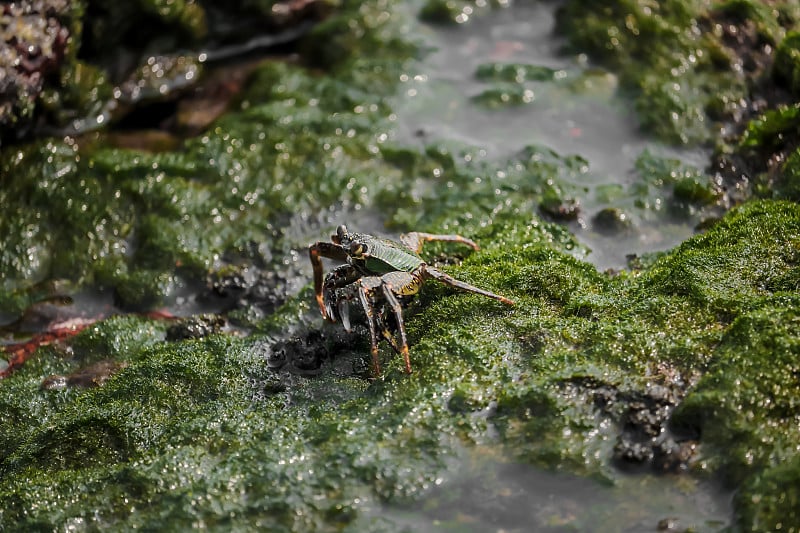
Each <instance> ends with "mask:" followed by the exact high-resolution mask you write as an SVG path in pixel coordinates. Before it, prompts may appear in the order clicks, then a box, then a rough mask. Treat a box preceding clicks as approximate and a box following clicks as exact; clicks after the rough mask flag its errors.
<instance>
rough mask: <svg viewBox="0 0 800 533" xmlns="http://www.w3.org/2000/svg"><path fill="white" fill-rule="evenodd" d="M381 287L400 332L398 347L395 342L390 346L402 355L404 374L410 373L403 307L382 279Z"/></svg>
mask: <svg viewBox="0 0 800 533" xmlns="http://www.w3.org/2000/svg"><path fill="white" fill-rule="evenodd" d="M381 288H382V289H383V296H384V297H385V298H386V302H387V303H388V304H389V307H391V308H392V312H393V313H394V318H395V320H396V321H397V331H398V332H399V334H400V349H399V350H398V349H397V344H396V343H394V342H392V343H391V344H392V348H394V349H395V351H397V352H399V353H400V355H402V356H403V361H404V362H405V364H406V374H410V373H411V359H410V358H409V355H408V339H407V338H406V326H405V324H404V323H403V308H402V306H401V305H400V302H399V301H398V300H397V298H396V297H395V295H394V288H392V286H391V285H390V284H389V283H387V282H386V281H383V282H382V283H381Z"/></svg>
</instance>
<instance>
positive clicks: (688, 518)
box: [365, 446, 732, 533]
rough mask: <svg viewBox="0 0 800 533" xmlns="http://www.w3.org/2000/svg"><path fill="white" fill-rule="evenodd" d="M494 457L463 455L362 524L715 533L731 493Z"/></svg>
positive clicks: (694, 483)
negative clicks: (421, 492)
mask: <svg viewBox="0 0 800 533" xmlns="http://www.w3.org/2000/svg"><path fill="white" fill-rule="evenodd" d="M497 455H498V451H497V450H493V449H489V448H486V447H485V446H483V447H481V446H479V447H477V448H474V449H471V450H462V452H461V456H460V457H458V458H457V459H456V460H454V461H453V463H452V464H451V467H450V468H449V470H447V471H446V472H444V473H443V474H442V475H441V477H440V478H439V479H438V480H437V483H438V484H437V485H436V486H435V487H433V488H432V489H431V490H430V491H429V492H428V493H427V494H426V495H425V496H423V497H422V499H421V500H420V502H418V503H417V504H415V505H414V506H409V507H402V506H398V505H391V506H389V505H382V506H376V507H374V508H373V509H372V510H371V511H372V512H371V513H369V515H368V516H367V517H365V519H366V520H371V521H373V522H374V521H380V522H388V523H389V524H391V525H392V526H393V527H397V528H399V529H401V530H407V531H414V532H420V533H435V532H441V531H463V532H476V533H477V532H485V531H497V532H500V531H503V532H511V531H520V532H521V531H607V532H613V531H619V532H631V533H632V532H642V531H696V532H707V531H708V532H710V531H721V530H723V529H724V528H725V527H726V526H728V525H729V524H730V517H731V516H732V505H731V493H730V492H728V491H724V490H721V489H720V488H719V487H718V486H716V485H715V484H713V483H711V482H708V481H698V480H695V479H692V478H691V477H688V476H655V475H651V474H647V475H621V476H619V477H617V478H616V480H615V481H614V483H613V484H610V483H605V482H600V481H595V480H591V479H586V478H582V477H577V476H572V475H569V474H563V473H553V472H546V471H544V470H541V469H539V468H536V467H534V466H531V465H528V464H524V463H516V462H509V461H504V460H501V459H497Z"/></svg>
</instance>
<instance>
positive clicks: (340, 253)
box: [308, 241, 347, 320]
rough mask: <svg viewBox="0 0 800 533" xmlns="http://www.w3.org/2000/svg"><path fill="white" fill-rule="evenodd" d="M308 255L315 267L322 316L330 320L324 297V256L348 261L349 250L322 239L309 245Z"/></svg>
mask: <svg viewBox="0 0 800 533" xmlns="http://www.w3.org/2000/svg"><path fill="white" fill-rule="evenodd" d="M308 257H309V259H311V267H312V268H313V269H314V296H315V297H316V299H317V305H319V311H320V313H322V318H325V319H326V320H330V317H329V316H328V312H327V310H326V309H325V302H324V300H323V297H322V258H323V257H327V258H329V259H336V260H339V261H347V251H346V250H345V249H344V248H342V247H341V246H340V245H338V244H335V243H332V242H323V241H320V242H315V243H314V244H312V245H311V246H309V247H308Z"/></svg>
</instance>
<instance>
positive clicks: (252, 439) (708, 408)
mask: <svg viewBox="0 0 800 533" xmlns="http://www.w3.org/2000/svg"><path fill="white" fill-rule="evenodd" d="M523 228H524V229H523ZM553 229H554V227H553V226H549V225H547V224H544V223H541V222H539V221H537V220H535V219H528V222H527V224H526V223H525V222H524V221H523V220H516V221H515V223H513V224H511V223H508V224H494V225H492V226H489V227H487V228H486V229H484V230H483V231H479V232H477V233H475V234H470V236H471V237H473V238H475V239H477V240H478V241H479V242H481V243H482V244H483V245H484V250H483V251H481V252H477V253H475V254H472V255H471V256H470V257H468V258H467V259H466V260H465V261H464V262H463V263H462V264H461V265H460V266H458V267H448V268H446V270H447V271H448V272H449V273H450V274H452V275H454V276H456V277H458V278H460V279H464V280H466V281H469V282H471V283H474V284H476V285H479V286H482V287H486V288H488V289H491V290H493V291H497V292H499V293H502V294H505V295H508V296H509V297H512V298H514V299H515V301H516V302H517V306H516V307H515V308H513V309H510V308H507V307H506V306H503V305H501V304H498V303H496V302H493V301H491V300H487V299H484V298H481V297H480V296H475V295H466V294H463V293H455V292H452V291H451V290H449V289H446V288H443V287H441V286H437V287H434V286H426V287H425V288H424V289H423V291H422V294H421V295H420V297H419V298H418V301H417V302H416V303H415V304H414V305H413V306H412V308H411V309H409V311H408V314H407V325H408V332H409V338H410V341H411V345H412V351H411V356H412V362H413V365H414V370H415V372H414V374H412V375H407V374H405V373H404V372H403V370H402V361H401V360H400V359H399V358H397V357H395V356H394V355H393V354H392V353H391V351H390V350H389V349H388V348H382V350H381V357H382V358H383V359H384V362H385V363H386V370H385V371H386V374H385V376H384V377H383V378H382V379H379V380H376V381H368V380H365V379H364V377H362V376H363V374H359V373H358V368H365V365H364V366H360V365H358V364H355V363H356V361H359V360H366V359H367V358H368V352H369V350H368V342H367V338H366V334H365V332H364V330H363V329H362V330H360V331H362V340H361V341H360V342H355V343H352V339H351V340H350V341H348V342H347V343H342V342H341V341H339V340H335V339H334V337H328V339H329V340H326V341H325V344H324V346H326V348H325V350H324V351H323V352H319V354H317V355H316V356H315V357H316V358H317V361H319V364H320V365H321V366H320V367H319V370H318V371H316V372H312V373H310V374H309V373H307V372H299V371H298V370H297V369H295V370H292V369H290V368H288V367H286V366H285V365H274V364H272V365H270V364H269V362H268V356H269V354H270V353H271V352H272V350H273V349H276V350H284V352H283V353H286V352H285V350H286V349H287V346H288V345H287V344H285V343H284V344H283V346H284V347H283V348H280V347H277V343H278V342H279V341H278V338H279V337H278V336H279V335H281V333H280V331H281V330H280V329H274V328H275V327H280V328H282V327H283V326H278V324H280V323H282V320H283V319H270V320H268V321H267V322H264V323H263V324H262V325H261V329H262V330H263V331H264V332H269V334H268V336H260V337H256V338H252V339H236V338H231V337H226V336H219V335H212V336H210V337H204V338H202V339H187V340H182V341H177V342H165V341H162V340H160V339H163V336H160V335H158V334H154V332H152V330H151V331H150V333H148V329H147V328H148V327H150V326H148V325H147V324H148V323H149V322H147V321H141V320H140V319H127V321H126V322H125V323H121V322H119V321H117V320H113V321H106V322H104V323H101V324H98V325H96V326H94V327H92V328H90V329H89V330H87V331H86V332H85V333H82V334H81V335H80V336H79V337H78V338H77V339H76V341H75V344H76V347H77V346H78V345H80V346H81V351H82V352H84V351H86V350H90V351H93V350H99V352H101V353H103V354H104V355H103V356H104V357H105V358H109V357H110V358H111V359H118V360H122V361H124V362H125V365H123V366H121V367H120V368H119V369H118V370H117V372H116V373H115V374H113V375H112V376H111V377H110V378H108V379H107V380H106V381H105V384H104V386H103V387H101V388H95V389H88V390H77V389H71V388H67V389H64V390H47V388H45V389H42V388H41V387H40V383H41V381H42V379H43V378H44V377H46V376H47V375H50V374H56V373H63V372H64V370H65V369H66V367H65V365H69V364H70V363H69V361H68V360H59V359H58V358H54V357H53V355H52V354H50V353H48V352H47V351H42V352H41V353H40V354H39V356H38V357H37V359H35V360H34V361H32V362H31V363H30V364H28V365H27V366H26V367H24V368H23V369H22V370H20V371H19V372H17V373H16V374H14V375H13V376H12V377H11V378H9V379H7V380H6V381H5V382H4V383H3V388H2V389H0V401H2V404H3V409H2V412H3V413H4V415H3V416H4V423H3V424H2V426H0V427H2V432H3V433H2V439H3V442H4V443H5V446H4V447H3V456H2V467H1V468H2V471H3V474H4V476H3V479H4V481H3V482H2V484H0V500H2V501H3V502H4V505H3V506H2V511H1V512H2V514H0V517H1V518H2V521H3V522H4V523H8V524H11V523H13V524H16V525H17V526H18V527H22V528H24V527H29V526H30V527H32V526H34V525H36V524H66V523H72V522H74V521H75V520H80V521H82V522H83V523H85V524H87V525H90V526H91V525H100V524H105V525H106V526H109V525H110V526H115V525H116V526H120V525H121V524H123V523H124V524H127V525H128V526H129V525H130V524H137V525H140V526H142V527H160V528H164V527H167V528H169V527H179V526H180V525H184V524H188V523H203V524H206V525H212V524H226V525H227V527H234V526H235V527H253V526H256V525H259V526H261V527H268V528H272V529H286V530H292V529H293V530H297V529H307V528H317V529H319V528H332V527H334V524H339V526H345V525H347V524H356V523H360V524H362V525H363V524H364V522H363V521H364V520H367V523H369V519H368V516H369V515H368V509H369V508H370V505H371V504H370V503H369V502H372V501H374V500H375V498H377V499H379V500H381V501H384V502H386V503H394V504H399V503H401V502H410V501H416V500H418V499H419V498H422V497H423V495H424V493H425V491H426V487H429V486H431V484H432V483H433V482H434V480H435V479H436V476H437V475H438V472H440V471H441V469H442V468H443V464H444V463H443V461H444V460H445V458H446V457H448V456H450V455H452V454H453V453H455V450H456V449H457V448H459V447H460V446H462V445H463V444H465V443H467V444H468V443H470V442H475V441H481V442H485V441H486V440H487V439H489V440H497V444H498V445H502V446H507V449H508V450H514V452H513V453H514V456H515V457H516V458H517V459H518V460H524V461H528V462H533V463H535V464H540V465H548V466H549V467H551V468H553V467H555V468H558V469H563V470H566V471H570V472H580V473H583V474H585V475H590V476H596V477H600V478H604V479H607V480H613V479H615V478H616V477H617V476H618V475H619V474H618V473H616V472H615V471H614V470H613V469H612V468H611V467H610V461H611V458H612V457H613V456H614V454H615V453H616V452H615V451H614V450H618V449H620V448H619V446H621V445H624V443H630V442H631V441H630V440H629V439H631V438H635V439H637V440H636V442H638V443H639V444H638V446H640V447H644V448H642V449H647V448H648V447H649V448H650V449H652V450H653V451H652V453H651V454H650V455H647V456H646V457H651V458H653V460H654V462H653V464H652V467H653V468H659V469H660V468H663V466H662V465H664V464H671V465H672V466H671V468H678V469H679V470H682V469H686V468H690V469H691V468H692V466H691V465H692V464H697V465H700V466H701V467H702V468H705V469H706V470H708V471H711V472H718V473H720V474H722V475H724V476H725V477H726V478H727V479H728V480H729V482H731V483H733V484H734V485H735V486H739V487H740V493H739V497H738V498H737V501H740V502H746V503H741V504H740V507H739V509H740V514H739V515H738V516H739V520H740V525H742V526H743V527H752V526H757V525H760V524H776V523H777V522H778V521H780V520H789V519H791V516H792V515H791V512H792V511H791V509H792V508H791V507H790V505H791V502H792V500H791V498H792V496H791V495H790V496H787V494H786V490H787V488H785V487H784V486H783V485H781V484H779V483H777V482H776V481H773V480H776V479H780V478H785V477H786V476H787V475H788V476H791V475H792V474H790V472H792V470H791V465H792V464H794V463H795V462H796V458H797V453H796V451H795V450H794V447H793V446H790V445H788V444H789V443H792V442H796V440H797V438H798V436H797V435H794V433H793V431H794V430H795V429H796V428H794V424H792V422H791V421H792V420H793V415H792V414H791V413H792V410H793V409H794V407H795V406H794V402H795V398H796V397H797V396H798V392H800V391H798V390H797V389H798V384H797V380H796V379H795V378H796V370H797V369H796V368H795V367H796V362H795V361H794V354H795V353H796V351H797V350H796V344H797V331H796V330H797V328H795V327H794V326H793V324H794V322H795V321H796V315H797V304H798V302H797V301H796V298H795V297H794V295H793V294H792V293H787V292H780V291H778V292H774V291H773V290H770V289H769V288H768V287H770V286H773V281H772V280H774V279H776V278H780V277H782V276H785V275H786V273H787V272H790V271H792V269H794V268H795V266H794V265H795V263H796V260H797V257H796V255H797V253H796V251H797V250H796V249H795V248H796V245H797V242H798V239H800V209H798V207H797V206H796V205H794V204H785V203H771V202H765V203H760V204H754V205H751V206H749V207H746V208H743V209H740V210H738V211H736V212H735V213H732V214H731V215H730V216H728V217H726V218H725V219H724V220H723V221H722V222H721V223H719V224H718V225H717V226H715V227H714V228H712V229H711V230H710V231H709V232H708V233H707V234H705V235H703V236H700V237H697V238H695V239H691V240H690V241H688V242H686V243H685V244H683V245H682V246H680V247H679V248H678V249H676V250H675V251H673V252H671V253H668V254H665V255H664V256H662V257H661V258H659V259H657V260H656V261H655V263H654V264H653V265H652V266H651V267H649V268H646V269H645V270H644V271H642V272H641V273H640V274H639V275H638V276H619V277H616V278H610V277H608V276H606V275H601V274H599V273H597V272H596V271H595V270H594V268H593V267H591V266H590V265H588V264H585V263H582V262H580V261H578V260H576V259H574V258H572V257H570V256H568V255H566V254H565V253H564V252H563V251H562V250H561V248H562V247H561V246H560V245H557V244H553V242H554V240H553V234H552V233H551V231H552V230H553ZM745 243H746V244H745ZM298 298H299V303H300V304H301V305H300V306H299V310H300V313H301V314H305V313H306V310H309V309H310V306H311V304H312V298H311V294H310V293H309V291H304V292H303V293H301V295H299V296H298ZM285 312H286V313H289V317H291V316H297V314H296V313H297V312H298V307H296V306H294V305H292V306H288V307H286V310H285ZM312 314H313V313H312ZM294 320H296V318H295V319H294ZM303 321H304V322H305V319H303ZM271 324H274V326H273V325H271ZM305 324H306V325H304V326H300V328H301V329H300V330H297V331H298V332H301V331H302V329H303V328H306V329H307V331H314V330H320V328H322V329H321V330H320V331H322V332H323V335H324V337H318V338H319V339H320V340H321V339H324V338H326V337H327V336H328V335H329V334H328V333H325V332H326V331H327V328H333V330H335V331H341V330H339V329H338V326H337V325H331V326H327V327H323V325H322V322H321V320H320V319H319V318H315V319H313V320H312V321H311V322H305ZM131 326H133V327H134V328H135V329H137V330H138V331H140V332H141V333H140V334H137V335H132V336H127V334H126V337H127V338H128V340H123V337H120V336H119V335H120V334H121V333H124V332H125V331H126V330H127V329H126V328H129V327H131ZM295 327H297V326H295ZM120 328H121V329H120ZM115 331H116V332H117V333H114V332H115ZM162 331H163V330H162ZM162 335H163V334H162ZM304 338H305V339H306V340H303V341H298V342H300V343H301V344H297V345H296V347H295V348H292V349H293V350H295V351H297V350H308V349H311V346H312V345H313V343H315V342H317V341H316V340H314V338H315V335H313V334H312V335H310V336H308V335H307V336H305V337H304ZM115 339H116V340H115ZM147 339H151V340H147ZM143 340H144V341H145V342H142V341H143ZM294 342H295V341H291V342H290V344H291V343H294ZM302 346H307V347H308V348H302ZM293 353H294V352H293ZM298 353H299V352H298ZM309 353H310V352H309ZM119 358H121V359H119ZM270 367H272V368H273V369H270ZM299 370H302V369H299ZM731 370H733V371H731ZM298 372H299V373H298ZM698 377H699V381H698ZM695 382H697V385H696V386H692V384H694V383H695ZM670 390H673V392H669V391H670ZM615 391H616V392H615ZM674 394H677V396H674ZM671 395H672V396H671ZM683 395H685V399H684V400H683V403H682V405H680V406H679V407H678V411H677V413H678V414H677V416H676V417H675V419H674V421H673V423H674V424H676V425H678V426H680V427H682V428H683V430H684V431H683V432H679V433H671V432H669V430H668V429H667V428H666V423H667V421H668V420H669V418H670V417H669V413H670V412H671V411H672V410H673V409H674V407H673V406H674V399H673V400H669V398H670V397H672V398H678V399H680V398H682V397H683ZM600 397H602V398H605V400H603V402H602V403H597V402H598V401H599V400H598V398H600ZM581 398H583V400H581ZM593 398H594V400H593ZM612 398H614V399H613V400H612ZM644 398H650V400H646V401H648V402H651V401H652V402H654V403H652V405H653V406H654V408H655V407H656V406H658V405H661V406H662V407H661V408H663V409H665V410H664V411H663V413H662V414H658V413H660V412H661V411H657V410H656V411H644V412H640V414H638V415H636V416H637V417H638V418H639V419H641V420H643V421H646V424H649V425H644V426H641V428H642V429H641V431H642V432H641V433H623V432H621V429H618V427H619V428H621V427H623V426H616V425H615V424H614V423H611V424H609V423H607V422H603V421H604V420H609V419H610V420H611V421H612V422H613V421H618V422H619V423H620V424H622V423H623V422H624V420H626V418H625V417H626V416H633V415H632V414H627V415H626V413H633V411H629V409H628V407H626V405H631V406H632V405H633V402H641V401H645V400H643V399H644ZM609 402H611V403H609ZM647 412H650V413H651V414H650V415H647V416H646V417H645V418H642V417H643V416H644V413H647ZM478 413H487V414H488V416H476V415H477V414H478ZM665 415H666V416H665ZM653 424H655V425H653ZM688 430H693V431H694V434H695V436H694V437H689V438H690V439H692V441H693V442H694V443H695V444H694V445H693V446H697V445H698V443H699V456H698V457H696V458H695V457H693V456H692V454H689V455H685V454H683V452H675V453H676V455H673V456H671V457H672V459H670V461H671V462H669V463H662V462H655V458H657V457H659V455H658V454H659V453H663V452H659V451H658V450H663V449H665V448H664V441H663V438H664V436H665V435H666V436H668V438H669V439H671V442H673V443H674V444H673V445H672V446H674V447H675V449H676V450H679V449H680V446H681V443H685V442H692V441H686V439H687V437H686V435H687V431H688ZM664 432H666V433H664ZM495 434H496V435H497V436H492V435H495ZM637 435H638V436H637ZM682 435H683V436H682ZM615 443H616V444H615ZM620 443H622V444H620ZM628 445H629V444H628ZM619 460H622V461H629V460H632V458H631V456H629V455H622V456H620V459H619ZM635 460H636V461H640V460H641V459H638V458H637V459H635ZM775 465H780V466H775ZM789 479H791V477H790V478H789ZM23 484H24V486H25V490H21V488H22V485H23ZM68 495H69V497H67V496H68ZM787 498H788V500H787ZM758 502H761V503H758ZM223 509H224V511H223ZM783 517H788V518H783Z"/></svg>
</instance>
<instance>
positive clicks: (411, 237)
mask: <svg viewBox="0 0 800 533" xmlns="http://www.w3.org/2000/svg"><path fill="white" fill-rule="evenodd" d="M433 241H435V242H458V243H461V244H466V245H467V246H469V247H470V248H472V249H473V250H479V249H480V247H479V246H478V245H477V244H475V243H474V242H473V241H471V240H469V239H467V238H466V237H462V236H461V235H436V234H434V233H420V232H418V231H412V232H411V233H405V234H403V235H400V242H402V243H403V244H405V245H406V246H408V247H409V248H411V249H412V250H414V251H415V252H416V253H420V252H421V251H422V245H423V244H425V243H426V242H433Z"/></svg>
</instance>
